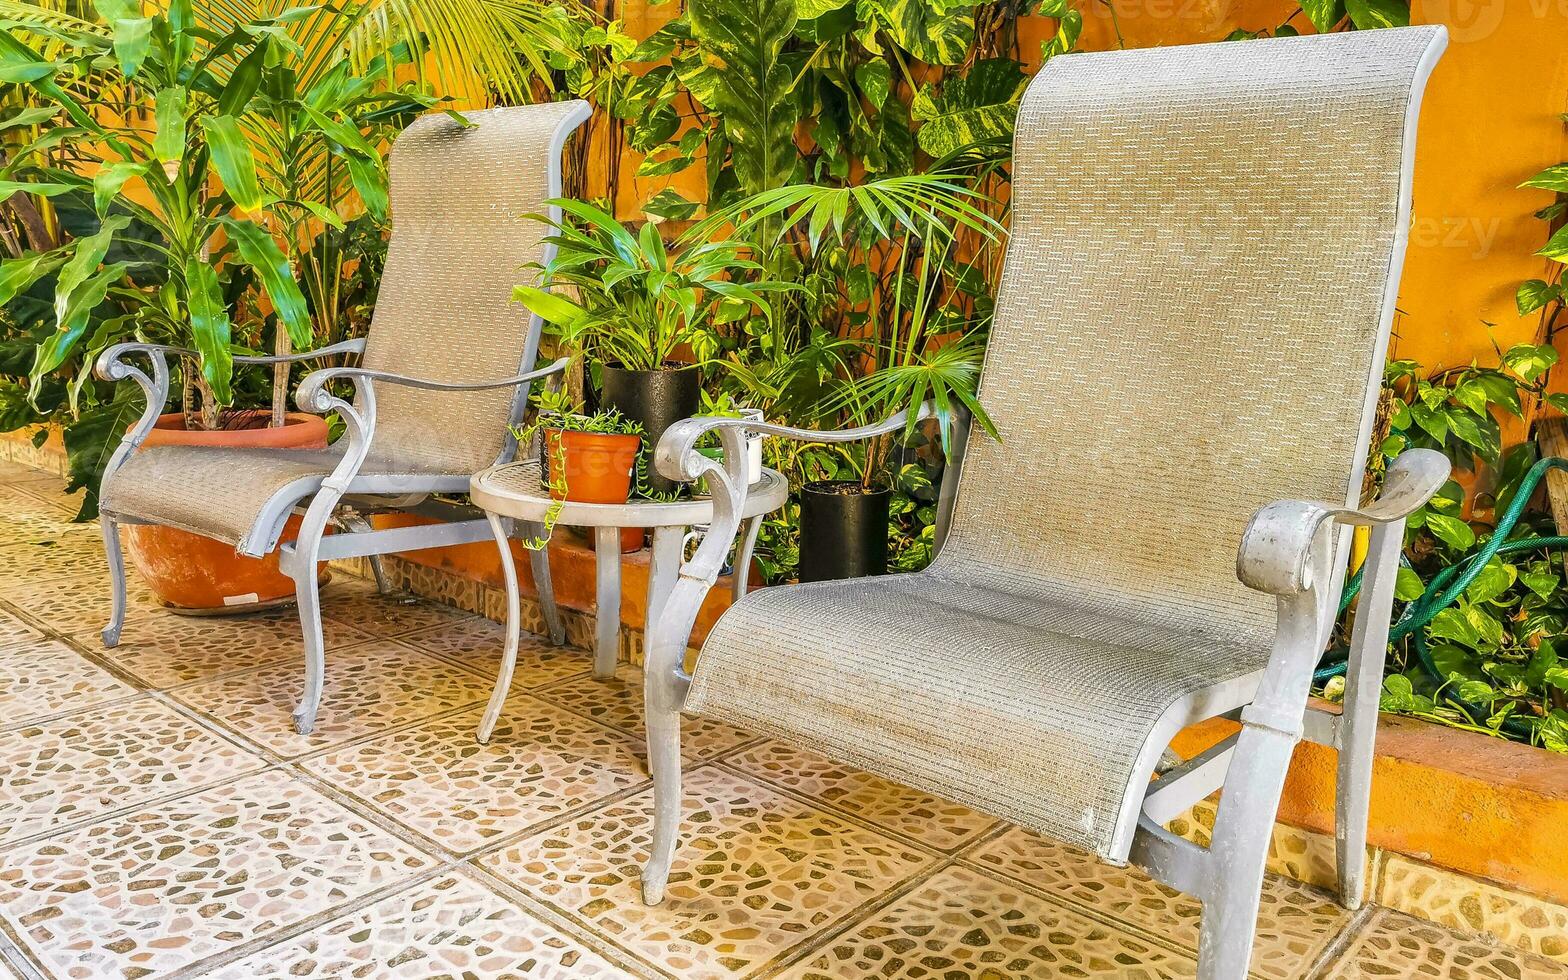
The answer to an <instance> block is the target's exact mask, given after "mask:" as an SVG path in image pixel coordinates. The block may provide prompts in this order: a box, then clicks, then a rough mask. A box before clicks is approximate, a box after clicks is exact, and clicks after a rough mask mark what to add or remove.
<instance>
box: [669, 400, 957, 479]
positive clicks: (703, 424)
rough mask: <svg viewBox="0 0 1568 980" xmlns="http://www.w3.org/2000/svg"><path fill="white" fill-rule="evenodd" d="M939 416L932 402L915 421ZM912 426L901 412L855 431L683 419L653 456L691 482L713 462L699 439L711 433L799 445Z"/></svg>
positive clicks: (868, 436)
mask: <svg viewBox="0 0 1568 980" xmlns="http://www.w3.org/2000/svg"><path fill="white" fill-rule="evenodd" d="M935 414H936V409H935V407H934V406H933V405H932V404H931V403H930V402H925V403H923V404H922V405H921V406H920V408H919V409H918V410H917V411H916V413H915V420H916V421H919V420H921V419H928V418H931V417H932V416H934V415H935ZM908 424H909V413H908V412H899V413H897V414H895V415H893V416H891V417H889V418H886V419H883V420H882V421H881V422H875V423H872V424H871V425H862V426H858V427H856V428H853V429H797V428H794V427H793V426H788V425H775V424H774V423H772V422H758V421H756V420H754V419H737V418H711V417H710V418H690V419H682V420H681V421H679V422H676V423H675V424H674V425H672V426H670V427H669V428H668V429H666V430H665V431H664V435H663V436H662V437H660V439H659V445H658V446H657V447H655V449H654V453H653V463H654V466H655V467H656V468H657V469H658V471H659V472H660V473H661V474H663V475H664V476H665V477H666V478H667V479H671V480H677V481H680V482H683V483H689V482H691V481H692V480H695V479H697V478H698V477H699V476H701V475H703V474H702V471H703V469H704V467H703V466H702V463H703V461H705V460H706V461H707V462H709V463H711V462H712V460H710V459H708V457H706V456H704V455H702V454H701V453H699V452H697V451H696V446H697V440H699V439H701V438H702V437H703V436H705V435H707V434H708V433H709V432H719V433H721V436H720V438H721V439H722V438H723V436H722V432H723V431H724V430H726V429H739V430H743V431H745V432H748V433H753V434H756V435H763V436H777V437H779V438H781V439H794V440H796V441H797V442H858V441H860V440H861V439H874V438H876V437H877V436H882V435H887V434H888V433H889V432H897V431H898V430H899V429H902V428H904V427H905V426H907V425H908Z"/></svg>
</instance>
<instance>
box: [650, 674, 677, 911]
mask: <svg viewBox="0 0 1568 980" xmlns="http://www.w3.org/2000/svg"><path fill="white" fill-rule="evenodd" d="M665 666H666V669H659V667H658V666H657V665H655V664H654V663H653V662H652V660H651V659H650V663H649V669H648V671H647V673H646V676H645V677H644V680H643V696H644V702H645V703H646V705H647V707H646V712H647V717H646V724H647V729H648V767H649V768H650V769H652V770H653V844H652V845H651V846H650V847H649V849H648V861H647V863H646V864H644V865H643V870H642V900H643V904H645V905H658V904H659V903H660V902H662V901H664V887H665V885H666V884H667V883H668V882H669V880H670V865H671V863H672V862H674V860H675V845H676V843H677V842H678V841H679V839H680V829H681V807H682V804H683V802H684V801H683V794H682V791H681V711H680V702H681V693H680V691H679V688H678V685H677V682H676V677H675V672H674V670H673V667H672V666H670V665H665Z"/></svg>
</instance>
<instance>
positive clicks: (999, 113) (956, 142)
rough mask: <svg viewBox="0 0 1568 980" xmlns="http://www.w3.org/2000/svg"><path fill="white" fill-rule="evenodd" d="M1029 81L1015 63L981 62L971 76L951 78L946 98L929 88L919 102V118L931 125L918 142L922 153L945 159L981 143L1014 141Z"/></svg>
mask: <svg viewBox="0 0 1568 980" xmlns="http://www.w3.org/2000/svg"><path fill="white" fill-rule="evenodd" d="M1027 82H1028V79H1027V78H1026V76H1025V75H1024V72H1023V66H1022V65H1020V64H1019V63H1018V62H1016V61H1014V60H1012V59H1011V58H987V59H985V60H984V61H978V62H976V63H975V64H974V66H973V67H971V68H970V69H969V71H968V73H967V74H963V75H957V74H955V75H949V76H948V77H947V78H946V79H945V80H944V81H943V82H942V91H941V93H940V94H933V92H932V90H931V89H930V88H929V87H928V88H925V89H922V90H921V91H920V92H919V93H918V94H917V95H916V96H915V99H914V103H913V105H912V107H911V108H912V110H913V114H914V117H915V118H916V119H918V120H920V121H922V122H923V123H925V125H923V126H921V127H920V132H919V133H918V134H917V136H916V138H917V139H918V140H919V142H920V148H921V149H922V150H925V151H926V152H927V153H929V154H931V155H932V156H934V157H945V156H947V155H949V154H951V153H956V152H958V151H959V150H962V149H964V148H965V147H969V146H974V145H975V144H977V143H988V142H996V141H1002V140H1008V139H1011V138H1012V135H1013V118H1014V117H1015V116H1016V115H1017V114H1018V98H1019V96H1021V95H1022V94H1023V91H1024V86H1025V85H1026V84H1027Z"/></svg>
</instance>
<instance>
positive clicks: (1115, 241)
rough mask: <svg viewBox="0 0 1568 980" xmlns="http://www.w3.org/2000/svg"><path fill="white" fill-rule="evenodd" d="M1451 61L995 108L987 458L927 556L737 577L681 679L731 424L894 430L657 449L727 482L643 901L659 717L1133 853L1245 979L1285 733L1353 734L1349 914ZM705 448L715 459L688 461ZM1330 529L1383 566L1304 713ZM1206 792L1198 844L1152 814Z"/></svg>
mask: <svg viewBox="0 0 1568 980" xmlns="http://www.w3.org/2000/svg"><path fill="white" fill-rule="evenodd" d="M1445 44H1446V35H1445V33H1444V31H1443V30H1442V29H1441V28H1411V29H1402V30H1379V31H1368V32H1358V33H1354V34H1338V35H1332V36H1325V37H1313V38H1304V39H1282V40H1262V41H1246V42H1236V43H1226V44H1217V45H1200V46H1193V47H1175V48H1159V49H1154V50H1140V51H1117V52H1111V53H1105V54H1082V55H1072V56H1070V57H1064V58H1057V59H1054V60H1052V61H1051V62H1050V63H1049V65H1048V66H1047V67H1046V68H1045V69H1044V70H1043V71H1042V72H1041V74H1040V76H1039V77H1038V78H1037V79H1035V81H1034V82H1033V84H1032V85H1031V86H1030V88H1029V91H1028V93H1027V95H1026V96H1025V97H1024V100H1023V104H1022V106H1021V108H1020V111H1019V116H1018V125H1017V136H1016V147H1015V163H1014V171H1013V184H1012V239H1011V242H1010V245H1009V248H1008V253H1007V259H1006V268H1005V271H1004V272H1003V275H1002V281H1001V284H1000V291H999V295H998V299H997V309H996V317H995V323H994V325H993V328H992V333H991V339H990V344H989V349H988V353H987V359H986V365H985V371H984V375H983V378H982V381H981V391H980V397H981V400H982V401H983V402H984V404H985V405H986V406H987V409H988V411H989V412H990V414H991V415H992V417H993V418H994V419H995V420H996V422H997V424H998V426H999V428H1000V430H1001V434H1002V437H1003V438H1002V441H1001V442H1000V443H998V442H994V441H990V440H981V439H979V438H978V437H977V438H976V439H975V440H973V441H971V443H970V445H969V447H968V450H967V453H966V455H965V458H964V460H963V464H962V470H961V473H959V474H958V475H957V476H956V477H954V482H953V483H952V484H950V487H949V490H950V491H956V493H954V492H950V493H949V497H950V498H954V497H956V499H954V500H953V502H952V504H951V514H950V516H949V518H948V519H947V520H946V521H945V522H944V529H945V535H944V537H943V540H942V542H941V545H940V551H939V553H938V555H937V557H936V560H935V561H934V562H933V563H932V565H931V566H930V567H929V568H928V569H926V570H925V571H923V572H919V573H917V574H911V575H893V576H885V577H878V578H872V579H859V580H852V581H845V582H828V583H817V584H810V585H801V586H794V587H780V588H772V589H764V590H762V591H760V592H756V593H753V594H751V595H750V596H748V597H746V598H744V599H742V600H741V601H740V602H738V603H737V604H736V605H735V606H733V607H732V608H731V609H730V610H729V611H728V612H727V613H726V614H725V615H724V617H723V618H722V619H721V620H720V621H719V622H718V623H717V625H716V626H715V627H714V629H713V630H712V631H711V633H710V634H709V636H708V639H707V641H706V643H705V645H704V646H703V649H702V653H701V656H700V657H699V658H698V662H697V667H696V670H695V673H694V675H693V676H690V677H688V676H686V675H685V674H683V673H682V654H683V652H684V650H685V648H686V643H687V639H688V636H689V631H690V629H691V625H692V622H693V619H694V617H695V615H696V611H697V607H698V604H699V603H700V601H701V598H702V596H703V594H704V592H705V591H706V590H707V588H708V587H709V586H710V584H711V583H712V582H713V580H714V576H715V574H716V572H717V570H718V568H719V566H720V563H721V561H722V559H723V556H724V553H725V551H726V550H727V549H728V547H729V544H730V541H731V540H732V538H733V536H734V534H735V530H736V527H737V522H736V515H737V514H738V513H740V506H741V502H742V501H743V500H744V498H745V494H746V481H745V480H744V479H742V478H741V474H740V471H739V467H740V465H741V462H742V461H743V460H744V459H745V453H744V452H743V451H742V450H741V442H740V429H741V428H742V426H744V427H745V428H748V429H751V430H754V431H758V432H762V433H764V434H767V435H772V436H778V437H783V438H793V439H809V440H828V441H847V440H852V439H863V438H867V437H870V436H873V435H876V434H878V433H885V432H892V431H895V430H897V429H899V428H900V427H901V426H902V425H903V424H904V423H903V419H902V417H900V418H894V419H890V420H888V421H887V422H886V423H883V424H880V425H873V426H868V427H865V428H861V429H857V430H851V431H844V432H837V433H824V432H808V431H804V430H798V429H792V428H785V427H782V426H773V425H758V424H756V423H755V422H746V423H739V422H735V421H732V420H728V421H727V420H722V419H691V420H687V421H685V422H682V423H679V424H678V425H677V426H676V427H674V428H672V429H671V430H670V431H669V432H668V433H667V434H666V435H665V436H664V438H663V439H662V440H661V442H660V445H659V446H658V449H657V454H656V460H657V465H658V466H659V468H660V471H661V472H663V473H664V474H666V475H667V476H669V477H671V478H672V479H675V478H678V479H682V480H693V479H696V478H698V477H703V478H706V479H707V480H708V483H709V486H710V487H717V488H719V489H718V490H717V491H716V492H715V494H714V496H715V498H716V501H717V503H718V507H717V510H718V513H717V514H716V517H715V520H714V523H713V530H712V531H711V532H710V533H709V535H708V536H707V537H706V539H705V540H704V541H703V542H702V544H701V546H700V547H699V549H698V551H697V553H696V555H695V556H694V557H693V558H692V559H691V560H690V561H688V562H687V563H686V564H685V566H684V567H683V568H682V570H681V575H680V580H679V583H678V585H677V586H676V587H675V589H674V591H673V593H672V594H671V596H670V598H669V599H668V600H667V603H666V604H665V606H664V610H663V615H662V616H661V617H660V618H659V620H658V621H657V624H656V625H655V627H654V628H653V631H652V633H651V636H650V639H649V644H648V655H647V656H648V666H647V675H646V676H647V681H646V684H647V711H648V731H649V744H650V755H651V761H652V765H653V770H654V776H655V789H656V798H657V807H656V814H657V816H656V826H655V831H654V838H653V845H652V851H651V856H650V857H649V860H648V863H647V865H646V868H645V870H644V872H643V892H644V898H645V900H646V901H647V902H649V903H657V902H659V901H660V900H661V899H662V897H663V895H664V891H665V886H666V882H667V880H668V877H669V874H670V867H671V862H672V860H673V855H674V850H675V844H676V839H677V836H678V831H679V817H680V809H681V775H680V774H681V769H680V767H681V760H680V752H679V737H680V714H681V712H683V711H684V712H687V713H691V714H695V715H701V716H703V717H707V718H714V719H718V720H721V721H724V722H728V723H731V724H734V725H738V726H741V727H744V728H747V729H750V730H753V731H757V732H760V733H763V734H766V735H769V736H772V737H774V738H779V739H784V740H786V741H789V742H791V743H794V744H797V745H801V746H804V747H806V748H808V749H811V750H813V751H816V752H819V753H822V754H824V755H827V756H830V757H832V758H834V759H836V760H840V761H842V762H845V763H850V764H853V765H856V766H860V767H862V768H864V769H867V770H869V771H871V772H874V773H877V774H880V775H882V776H884V777H887V778H890V779H894V780H898V781H900V782H903V783H907V784H909V785H912V786H915V787H918V788H921V789H923V790H926V791H929V792H931V793H935V794H938V795H940V796H944V797H947V798H950V799H954V800H957V801H960V802H963V803H966V804H968V805H970V806H973V807H976V808H978V809H980V810H983V811H985V812H988V813H991V814H994V815H996V816H999V817H1003V818H1006V819H1008V820H1011V821H1014V822H1016V823H1018V824H1021V825H1023V826H1025V827H1028V828H1031V829H1033V830H1035V831H1038V832H1040V833H1043V834H1045V835H1047V836H1049V837H1052V838H1054V839H1056V840H1059V841H1062V842H1064V843H1067V844H1071V845H1074V846H1077V847H1080V848H1083V849H1086V850H1089V851H1092V852H1094V853H1096V854H1097V855H1099V856H1100V857H1101V858H1102V859H1103V860H1105V861H1107V862H1109V863H1111V864H1116V865H1121V864H1125V863H1128V862H1132V863H1136V864H1138V865H1141V866H1142V867H1144V868H1146V869H1147V870H1148V871H1149V872H1150V873H1151V874H1153V875H1154V876H1155V877H1156V878H1158V879H1160V880H1161V881H1164V882H1166V883H1168V884H1170V885H1171V886H1173V887H1175V888H1178V889H1180V890H1181V891H1184V892H1187V893H1189V894H1191V895H1194V896H1196V897H1197V898H1199V899H1200V900H1201V901H1202V903H1203V907H1204V913H1203V922H1202V929H1201V942H1200V947H1199V957H1200V961H1201V975H1202V976H1204V977H1208V978H1240V977H1242V976H1244V975H1245V974H1246V970H1247V963H1248V960H1249V957H1250V955H1251V947H1252V939H1253V932H1254V929H1255V924H1256V918H1257V909H1258V903H1259V896H1260V891H1261V887H1262V881H1263V873H1264V861H1265V858H1266V854H1267V850H1268V844H1269V839H1270V834H1271V831H1272V826H1273V821H1274V816H1275V813H1276V810H1277V807H1278V802H1279V795H1280V791H1281V788H1282V786H1283V783H1284V780H1285V775H1286V770H1287V768H1288V766H1289V763H1290V758H1291V752H1292V749H1293V748H1294V746H1295V745H1296V743H1297V741H1298V740H1299V739H1301V738H1303V737H1305V738H1309V739H1312V740H1314V741H1318V742H1322V743H1324V744H1326V745H1332V746H1335V747H1337V748H1338V749H1339V750H1340V767H1339V804H1338V831H1337V838H1338V841H1339V846H1340V854H1339V874H1340V884H1341V888H1342V895H1343V901H1344V903H1345V904H1346V905H1349V906H1355V905H1357V904H1358V903H1359V902H1360V900H1361V894H1362V886H1363V881H1364V878H1365V858H1366V814H1367V800H1368V795H1369V792H1370V780H1371V763H1372V742H1373V737H1374V733H1375V728H1376V724H1377V704H1378V690H1379V686H1380V678H1381V675H1382V669H1383V659H1384V654H1385V651H1386V647H1387V633H1388V621H1389V615H1390V608H1391V604H1392V595H1393V585H1394V578H1395V573H1396V569H1397V559H1398V556H1399V549H1400V545H1401V539H1402V532H1403V528H1404V519H1405V517H1406V516H1407V515H1408V514H1410V513H1411V512H1412V511H1413V510H1415V509H1416V508H1417V507H1419V506H1420V505H1421V504H1422V503H1423V502H1424V501H1425V500H1427V499H1428V498H1429V497H1430V496H1431V495H1432V494H1433V493H1434V492H1435V491H1436V490H1437V489H1438V488H1439V487H1440V486H1441V484H1442V483H1443V482H1444V480H1445V479H1446V478H1447V475H1448V470H1449V467H1448V462H1447V460H1446V459H1445V458H1444V457H1443V456H1442V455H1441V454H1438V453H1435V452H1430V451H1421V450H1417V451H1412V452H1408V453H1406V454H1404V455H1402V456H1401V457H1400V458H1399V459H1398V460H1396V461H1395V462H1393V463H1392V464H1391V466H1390V467H1389V469H1388V472H1387V475H1386V479H1385V481H1384V486H1383V490H1382V495H1381V496H1380V497H1379V499H1378V500H1377V501H1376V502H1374V503H1372V504H1371V505H1368V506H1366V507H1360V506H1358V504H1359V492H1360V488H1361V485H1362V476H1363V473H1364V470H1365V465H1366V459H1367V443H1368V441H1369V436H1370V433H1371V430H1372V424H1373V419H1374V416H1375V414H1376V405H1377V398H1378V391H1379V383H1380V375H1381V372H1382V365H1383V358H1384V350H1385V347H1386V344H1387V341H1388V336H1389V329H1390V324H1391V321H1392V317H1393V313H1394V299H1395V294H1396V291H1397V287H1398V283H1399V269H1400V264H1401V262H1402V259H1403V255H1404V251H1405V242H1406V234H1407V226H1408V223H1409V218H1410V172H1411V165H1412V161H1413V158H1414V139H1415V132H1416V118H1417V112H1418V106H1419V103H1420V96H1421V92H1422V88H1423V86H1424V85H1425V83H1426V80H1427V77H1428V75H1429V73H1430V71H1431V70H1432V67H1433V65H1434V64H1435V62H1436V61H1437V59H1438V57H1439V56H1440V54H1441V52H1442V50H1443V48H1444V46H1445ZM922 411H923V412H929V406H928V407H926V408H925V409H922ZM709 431H716V432H717V433H718V434H719V436H720V438H721V440H722V441H723V443H724V446H725V458H726V460H728V461H730V462H729V463H728V464H727V465H721V464H719V463H716V462H715V461H713V460H711V459H709V458H708V457H706V456H704V455H702V454H701V453H698V452H696V451H694V445H695V443H696V440H697V439H698V438H699V437H700V436H701V435H702V434H703V433H705V432H709ZM1319 501H1326V502H1319ZM1352 525H1361V526H1367V527H1370V528H1371V551H1370V555H1369V556H1368V559H1367V578H1366V582H1367V587H1366V589H1365V590H1364V591H1363V592H1362V594H1361V598H1360V605H1359V607H1358V609H1357V612H1356V620H1355V626H1354V637H1353V644H1352V649H1353V653H1352V661H1351V668H1350V676H1349V682H1348V685H1347V691H1346V701H1345V707H1344V713H1343V714H1342V715H1341V714H1328V713H1320V712H1318V711H1316V710H1314V711H1310V712H1309V711H1307V702H1308V698H1307V695H1308V691H1309V687H1310V684H1311V675H1312V670H1313V667H1314V665H1315V664H1316V661H1317V659H1318V657H1319V655H1320V654H1321V652H1322V651H1323V649H1324V647H1325V644H1326V642H1327V639H1328V636H1329V633H1330V630H1331V628H1332V625H1333V622H1334V619H1335V611H1336V600H1337V598H1338V595H1339V593H1340V589H1341V586H1342V583H1343V578H1344V574H1345V566H1346V563H1347V547H1348V544H1349V541H1350V531H1351V530H1352ZM1227 714H1230V715H1233V716H1235V717H1239V719H1240V721H1241V723H1242V727H1241V731H1240V733H1239V734H1238V735H1236V736H1234V737H1231V738H1229V739H1227V740H1226V741H1224V742H1222V743H1221V744H1219V745H1217V746H1216V747H1214V748H1213V749H1211V750H1209V751H1207V752H1204V753H1203V754H1202V755H1200V756H1198V757H1196V758H1194V759H1191V760H1189V761H1188V762H1186V763H1185V764H1183V765H1181V766H1180V767H1178V768H1176V769H1175V770H1174V771H1169V772H1166V773H1164V774H1162V775H1160V776H1159V777H1158V778H1155V771H1156V766H1157V764H1158V763H1159V760H1160V757H1161V754H1162V752H1163V750H1165V749H1166V748H1167V746H1168V744H1169V742H1170V739H1171V737H1172V736H1173V735H1174V734H1175V733H1176V732H1177V731H1178V730H1180V729H1181V728H1183V727H1184V726H1186V725H1189V724H1191V723H1193V722H1197V721H1200V720H1203V719H1206V718H1212V717H1216V716H1220V715H1227ZM1216 789H1222V791H1223V792H1222V796H1221V798H1220V804H1219V813H1218V817H1217V820H1216V825H1215V828H1214V834H1213V840H1212V844H1211V846H1209V847H1207V848H1202V847H1199V846H1197V845H1195V844H1192V843H1190V842H1188V841H1186V840H1183V839H1181V838H1178V837H1176V836H1175V835H1173V834H1171V833H1170V832H1169V831H1167V830H1166V829H1165V828H1164V826H1163V824H1165V823H1166V822H1167V821H1169V820H1170V819H1171V818H1172V817H1173V816H1175V815H1176V814H1178V813H1180V812H1181V811H1182V810H1184V809H1186V808H1187V807H1188V806H1190V805H1191V804H1192V803H1194V802H1196V801H1198V800H1200V799H1203V798H1204V797H1206V796H1208V795H1209V794H1211V793H1212V792H1213V791H1214V790H1216Z"/></svg>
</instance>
